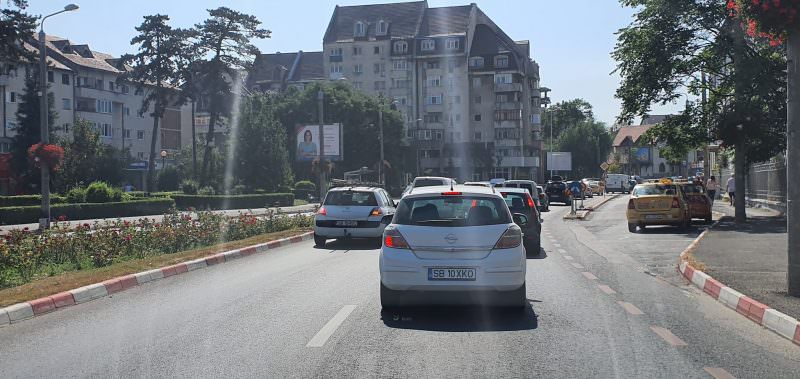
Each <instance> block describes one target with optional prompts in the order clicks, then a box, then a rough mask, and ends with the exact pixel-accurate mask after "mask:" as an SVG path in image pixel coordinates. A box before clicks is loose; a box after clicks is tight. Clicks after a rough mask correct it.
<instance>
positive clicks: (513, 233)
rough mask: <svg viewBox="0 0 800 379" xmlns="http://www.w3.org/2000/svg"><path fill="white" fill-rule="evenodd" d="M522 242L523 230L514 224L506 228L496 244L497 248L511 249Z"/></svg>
mask: <svg viewBox="0 0 800 379" xmlns="http://www.w3.org/2000/svg"><path fill="white" fill-rule="evenodd" d="M521 243H522V230H520V228H519V227H517V226H512V227H510V228H508V229H506V231H505V233H503V235H502V236H500V239H499V240H497V243H496V244H494V248H495V249H511V248H514V247H517V246H519V244H521Z"/></svg>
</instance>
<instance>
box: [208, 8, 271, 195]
mask: <svg viewBox="0 0 800 379" xmlns="http://www.w3.org/2000/svg"><path fill="white" fill-rule="evenodd" d="M208 14H209V18H208V19H206V20H205V21H204V22H203V23H202V24H198V25H196V26H195V30H196V32H197V38H198V41H197V44H196V45H195V50H196V51H197V52H198V53H199V54H201V55H210V58H209V59H208V60H207V61H202V62H200V63H198V67H199V75H198V76H199V77H198V78H196V79H197V80H199V81H200V82H201V83H203V94H204V95H205V96H206V97H207V100H208V111H209V125H208V133H207V134H206V141H205V147H204V149H205V153H204V154H203V156H204V159H203V167H202V169H201V173H200V183H201V185H206V184H207V183H208V171H209V165H210V164H211V160H210V158H211V156H212V150H213V148H214V139H215V128H216V126H217V123H218V122H219V120H220V118H221V117H225V118H228V117H230V114H231V107H232V101H231V96H230V95H231V92H232V87H231V84H232V82H233V81H235V80H239V72H238V70H244V69H246V68H247V67H249V66H250V65H251V59H252V57H253V56H255V55H256V54H258V48H256V47H255V45H253V44H251V43H250V40H251V39H253V38H269V36H270V31H269V30H266V29H262V28H260V25H261V21H259V20H258V19H257V18H256V17H255V16H251V15H249V14H245V13H241V12H237V11H235V10H232V9H230V8H227V7H219V8H217V9H209V10H208Z"/></svg>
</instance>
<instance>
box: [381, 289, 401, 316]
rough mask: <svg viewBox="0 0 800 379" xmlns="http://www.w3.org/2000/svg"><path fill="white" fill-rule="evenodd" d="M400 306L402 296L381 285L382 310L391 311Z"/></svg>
mask: <svg viewBox="0 0 800 379" xmlns="http://www.w3.org/2000/svg"><path fill="white" fill-rule="evenodd" d="M398 306H400V295H399V294H398V293H397V291H394V290H390V289H389V288H387V287H386V286H384V285H383V283H381V308H383V309H384V310H389V309H392V308H397V307H398Z"/></svg>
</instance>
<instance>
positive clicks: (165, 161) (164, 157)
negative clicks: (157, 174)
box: [161, 150, 167, 170]
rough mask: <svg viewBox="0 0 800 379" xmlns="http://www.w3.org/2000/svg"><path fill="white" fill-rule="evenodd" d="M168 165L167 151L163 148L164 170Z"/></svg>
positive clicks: (162, 160)
mask: <svg viewBox="0 0 800 379" xmlns="http://www.w3.org/2000/svg"><path fill="white" fill-rule="evenodd" d="M166 167H167V151H166V150H161V169H162V170H163V169H164V168H166Z"/></svg>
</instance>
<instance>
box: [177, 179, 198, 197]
mask: <svg viewBox="0 0 800 379" xmlns="http://www.w3.org/2000/svg"><path fill="white" fill-rule="evenodd" d="M197 187H198V184H197V181H195V180H192V179H186V180H184V181H182V182H181V191H183V193H185V194H187V195H197Z"/></svg>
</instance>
